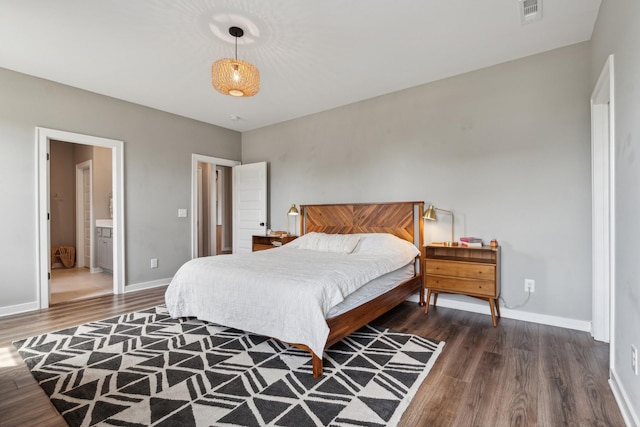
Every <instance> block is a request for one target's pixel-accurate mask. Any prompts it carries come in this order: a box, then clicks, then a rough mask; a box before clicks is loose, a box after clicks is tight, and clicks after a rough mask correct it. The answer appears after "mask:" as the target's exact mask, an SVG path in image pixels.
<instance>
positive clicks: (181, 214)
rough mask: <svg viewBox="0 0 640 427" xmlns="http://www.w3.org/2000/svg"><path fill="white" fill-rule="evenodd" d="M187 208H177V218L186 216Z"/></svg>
mask: <svg viewBox="0 0 640 427" xmlns="http://www.w3.org/2000/svg"><path fill="white" fill-rule="evenodd" d="M186 217H187V210H186V209H178V218H186Z"/></svg>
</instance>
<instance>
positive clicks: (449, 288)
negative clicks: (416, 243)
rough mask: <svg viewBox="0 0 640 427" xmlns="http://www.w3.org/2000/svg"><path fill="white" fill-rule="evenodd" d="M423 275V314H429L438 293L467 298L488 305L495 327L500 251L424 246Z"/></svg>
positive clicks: (497, 311)
mask: <svg viewBox="0 0 640 427" xmlns="http://www.w3.org/2000/svg"><path fill="white" fill-rule="evenodd" d="M424 271H425V276H424V287H425V288H426V289H427V303H426V308H425V313H429V301H430V300H431V294H432V293H433V294H434V297H433V305H434V306H435V305H436V301H437V300H438V294H439V293H452V294H462V295H468V296H470V297H474V298H480V299H482V300H485V301H487V302H488V303H489V308H490V309H491V320H492V322H493V326H494V327H495V326H496V313H497V315H498V317H500V305H499V302H498V297H499V296H500V247H496V248H491V247H486V246H485V247H482V248H467V247H463V246H437V245H427V247H426V259H425V268H424Z"/></svg>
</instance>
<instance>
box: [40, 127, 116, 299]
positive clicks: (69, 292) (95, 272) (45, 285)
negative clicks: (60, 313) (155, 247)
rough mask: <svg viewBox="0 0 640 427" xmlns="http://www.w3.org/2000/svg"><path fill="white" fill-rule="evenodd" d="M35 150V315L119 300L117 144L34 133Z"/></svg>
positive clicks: (51, 132)
mask: <svg viewBox="0 0 640 427" xmlns="http://www.w3.org/2000/svg"><path fill="white" fill-rule="evenodd" d="M36 144H37V147H38V158H37V160H38V162H37V170H38V220H37V226H38V248H37V251H38V260H39V262H38V272H37V277H38V304H39V308H47V307H49V305H50V304H55V303H58V302H62V301H66V300H70V299H78V298H86V297H90V296H94V295H97V294H104V293H116V294H117V293H122V292H123V291H124V221H123V217H124V209H123V191H122V188H123V143H122V141H116V140H111V139H106V138H99V137H94V136H89V135H82V134H75V133H71V132H65V131H58V130H54V129H47V128H36ZM107 238H108V239H109V240H108V241H107ZM101 244H108V245H107V246H104V247H102V248H101V247H100V245H101ZM101 252H104V254H103V260H104V261H108V264H105V263H104V262H102V263H101V262H99V258H100V256H99V255H100V253H101ZM57 267H60V268H57Z"/></svg>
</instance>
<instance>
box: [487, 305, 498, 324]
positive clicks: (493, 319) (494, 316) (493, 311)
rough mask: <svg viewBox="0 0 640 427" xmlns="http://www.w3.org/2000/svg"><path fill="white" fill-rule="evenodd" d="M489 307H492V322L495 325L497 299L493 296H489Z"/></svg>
mask: <svg viewBox="0 0 640 427" xmlns="http://www.w3.org/2000/svg"><path fill="white" fill-rule="evenodd" d="M488 301H489V309H491V323H493V327H494V328H495V327H496V326H497V324H496V312H495V300H494V299H493V298H489V299H488Z"/></svg>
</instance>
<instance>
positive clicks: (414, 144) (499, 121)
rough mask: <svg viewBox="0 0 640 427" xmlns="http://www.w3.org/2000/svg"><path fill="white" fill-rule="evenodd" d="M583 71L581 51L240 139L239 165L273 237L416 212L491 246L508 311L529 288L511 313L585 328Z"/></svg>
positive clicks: (587, 256) (586, 90)
mask: <svg viewBox="0 0 640 427" xmlns="http://www.w3.org/2000/svg"><path fill="white" fill-rule="evenodd" d="M589 66H590V56H589V44H588V43H582V44H578V45H574V46H571V47H567V48H563V49H559V50H555V51H552V52H548V53H544V54H540V55H536V56H531V57H528V58H524V59H521V60H518V61H513V62H509V63H505V64H502V65H498V66H494V67H491V68H487V69H483V70H480V71H475V72H472V73H468V74H464V75H460V76H457V77H453V78H449V79H446V80H442V81H438V82H435V83H432V84H427V85H423V86H419V87H415V88H412V89H409V90H405V91H401V92H397V93H393V94H390V95H386V96H382V97H378V98H374V99H370V100H367V101H364V102H360V103H357V104H353V105H348V106H345V107H342V108H338V109H335V110H331V111H326V112H322V113H318V114H315V115H312V116H308V117H304V118H301V119H296V120H292V121H289V122H285V123H281V124H276V125H273V126H270V127H267V128H262V129H258V130H255V131H251V132H245V133H243V135H242V160H243V162H245V163H248V162H257V161H264V160H266V161H268V162H269V163H270V176H269V178H270V202H271V211H270V216H271V224H270V227H271V228H273V229H286V224H285V216H286V215H285V214H286V212H287V210H288V209H289V207H290V206H291V203H298V204H304V203H323V202H327V203H328V202H375V201H401V200H424V201H426V202H427V203H433V204H435V205H436V206H438V207H441V208H444V209H451V210H453V211H454V212H455V215H456V222H455V226H456V238H458V237H459V236H463V235H473V236H478V237H482V238H484V239H485V241H486V242H488V241H489V240H490V239H492V238H495V239H497V240H498V242H499V243H500V244H501V246H502V261H503V268H502V274H503V280H502V285H503V288H502V295H503V297H504V298H505V299H506V300H507V302H508V303H510V304H515V303H518V302H522V301H523V300H524V299H525V297H526V294H525V293H524V290H523V288H524V283H523V282H524V279H525V278H531V279H535V280H536V292H535V294H533V296H532V297H531V300H530V301H529V303H528V304H527V305H526V306H525V307H523V308H522V309H521V310H523V311H530V312H534V313H539V314H547V315H553V316H560V317H565V318H571V319H577V320H590V319H591V235H590V233H591V213H590V210H591V193H590V186H591V182H590V179H591V178H590V176H591V175H590V168H591V165H590V116H589V94H590V81H589ZM442 220H443V224H435V225H434V227H435V226H440V227H442V226H444V228H445V229H444V230H441V229H440V230H434V229H433V227H431V224H428V227H427V228H428V229H427V236H426V240H427V241H433V240H442V236H446V235H447V233H448V229H447V227H448V225H447V224H446V221H447V220H448V218H447V217H446V216H444V215H443V216H442ZM436 231H437V232H438V234H437V233H436ZM436 234H437V235H436Z"/></svg>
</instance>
